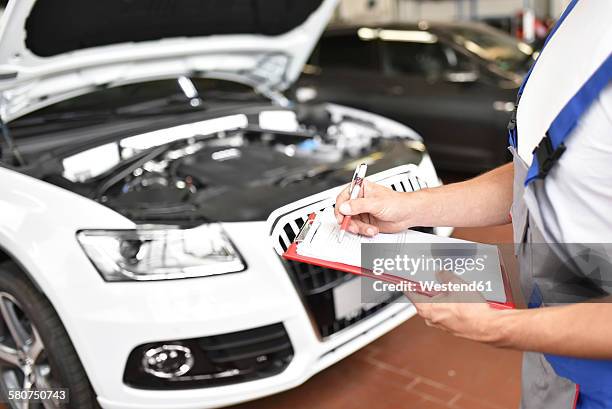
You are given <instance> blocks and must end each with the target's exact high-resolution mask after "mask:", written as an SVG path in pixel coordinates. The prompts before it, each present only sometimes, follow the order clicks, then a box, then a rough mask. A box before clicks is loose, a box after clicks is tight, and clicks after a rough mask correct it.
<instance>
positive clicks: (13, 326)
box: [0, 292, 63, 409]
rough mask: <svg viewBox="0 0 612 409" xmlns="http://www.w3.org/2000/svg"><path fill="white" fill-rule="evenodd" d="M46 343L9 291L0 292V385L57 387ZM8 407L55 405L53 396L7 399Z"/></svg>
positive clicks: (4, 387) (46, 407) (10, 387)
mask: <svg viewBox="0 0 612 409" xmlns="http://www.w3.org/2000/svg"><path fill="white" fill-rule="evenodd" d="M58 387H59V383H58V382H57V381H56V380H55V379H54V377H53V373H52V371H51V367H50V365H49V361H48V359H47V355H46V353H45V346H44V344H43V341H42V339H41V337H40V335H39V333H38V330H37V329H36V327H35V326H34V324H33V323H32V321H31V320H30V319H29V318H28V316H27V315H26V314H25V312H24V310H23V309H22V308H21V305H20V304H19V302H18V301H17V300H16V299H15V297H13V296H12V295H11V294H9V293H7V292H0V389H1V390H2V392H3V395H4V398H7V396H8V391H10V390H20V391H36V390H39V391H41V390H47V389H50V388H58ZM8 405H9V407H10V408H11V409H57V408H62V407H63V405H62V404H61V403H60V402H58V401H55V400H43V401H38V402H34V401H32V402H29V401H9V403H8Z"/></svg>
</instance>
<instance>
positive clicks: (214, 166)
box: [44, 105, 423, 226]
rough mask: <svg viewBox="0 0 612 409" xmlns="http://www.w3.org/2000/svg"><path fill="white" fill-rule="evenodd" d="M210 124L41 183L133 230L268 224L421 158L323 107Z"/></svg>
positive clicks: (142, 141)
mask: <svg viewBox="0 0 612 409" xmlns="http://www.w3.org/2000/svg"><path fill="white" fill-rule="evenodd" d="M210 121H216V122H215V124H216V128H217V129H215V130H214V131H213V132H206V131H205V130H206V129H208V128H207V127H206V126H204V125H206V124H205V123H204V122H206V121H204V122H198V123H192V124H185V125H181V126H178V127H172V128H167V129H162V130H158V131H155V132H149V133H145V134H140V135H130V136H127V137H124V138H121V139H119V140H116V141H113V142H111V143H106V144H104V145H100V146H96V147H94V148H90V149H87V150H84V151H81V152H78V153H76V154H72V155H70V156H67V157H64V158H61V164H62V166H61V169H62V171H61V174H59V172H55V173H53V174H49V175H46V176H45V177H44V180H47V181H48V182H51V183H54V184H56V185H59V186H61V187H64V188H67V189H69V190H72V191H74V192H77V193H79V194H82V195H84V196H87V197H89V198H91V199H93V200H95V201H98V202H99V203H101V204H104V205H106V206H108V207H110V208H112V209H114V210H116V211H117V212H119V213H121V214H123V215H125V216H126V217H128V218H130V219H131V220H133V221H135V222H137V223H148V224H172V225H181V226H190V225H197V224H200V223H202V222H205V221H225V222H237V221H255V220H265V219H266V217H267V216H268V214H269V213H270V212H271V211H272V210H274V209H276V208H278V207H280V206H282V205H284V204H286V203H289V202H291V201H294V200H297V199H300V198H302V197H305V196H308V195H311V194H314V193H317V192H320V191H322V190H326V189H329V188H331V187H335V186H338V185H341V184H344V183H346V182H347V180H349V179H350V177H351V176H352V173H353V170H354V168H355V164H356V162H359V161H365V162H368V163H369V165H370V169H371V172H372V173H376V172H378V171H382V170H385V169H388V168H390V167H393V166H399V165H403V164H407V163H417V164H418V163H419V162H420V160H421V157H422V152H423V148H422V146H423V145H422V143H421V142H420V141H416V140H414V139H411V138H407V137H406V135H393V134H390V133H389V132H388V130H387V131H385V130H383V129H381V128H380V126H379V125H378V124H376V123H374V122H372V121H371V120H368V119H363V118H359V117H358V116H356V115H354V112H348V113H347V112H338V110H337V109H336V110H335V111H334V110H330V108H329V107H328V106H326V105H316V106H297V107H296V108H294V109H291V110H288V109H280V108H275V109H270V107H268V108H265V109H264V108H262V109H261V110H259V111H258V112H256V113H255V115H253V114H249V115H248V116H247V115H244V114H234V115H230V116H227V117H224V118H216V119H212V120H210ZM210 121H209V122H210ZM219 121H222V122H223V123H222V124H219ZM208 125H210V123H209V124H208Z"/></svg>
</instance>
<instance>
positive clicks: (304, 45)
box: [0, 0, 338, 121]
mask: <svg viewBox="0 0 612 409" xmlns="http://www.w3.org/2000/svg"><path fill="white" fill-rule="evenodd" d="M337 1H338V0H325V1H324V2H323V3H322V4H321V6H320V7H319V9H318V10H316V11H315V12H314V13H313V14H311V15H310V16H309V17H308V18H307V19H306V21H305V22H304V23H303V24H302V25H300V26H297V27H295V28H294V29H292V30H291V31H289V32H287V33H285V34H282V35H278V36H263V35H255V34H234V35H212V36H207V37H193V38H166V39H161V40H155V41H144V42H139V43H123V44H116V45H109V46H103V47H93V48H88V49H83V50H78V51H73V52H69V53H64V54H59V55H56V56H53V57H39V56H36V55H34V54H33V53H32V52H31V51H30V50H28V49H27V47H26V45H25V37H26V31H25V28H24V27H25V21H26V19H27V18H28V15H29V13H30V10H31V9H32V7H33V6H34V4H35V3H36V0H17V1H10V2H9V4H8V7H7V9H6V11H5V13H4V14H3V15H2V18H1V20H0V92H1V93H2V96H1V99H0V114H1V115H2V117H3V119H4V120H5V121H10V120H12V119H14V118H17V117H19V116H21V115H24V114H25V113H27V112H30V111H32V110H34V109H39V108H41V107H43V106H46V105H49V104H50V103H53V102H57V101H60V100H63V99H66V98H69V97H72V96H74V95H75V94H79V93H83V92H87V91H90V90H92V89H94V88H95V87H97V86H100V85H106V84H110V85H116V84H121V83H129V82H135V81H141V80H144V79H154V78H164V77H169V76H177V75H187V74H189V73H191V72H205V73H208V75H210V76H214V77H230V78H234V79H237V80H239V79H240V78H241V77H244V76H243V75H242V73H243V72H249V73H250V74H252V75H249V77H253V76H255V77H256V78H258V80H257V81H256V83H255V84H253V85H255V86H256V87H260V88H262V89H269V90H283V89H285V88H287V87H288V86H289V85H291V83H293V82H294V81H295V80H296V79H297V78H298V76H299V75H300V73H301V71H302V67H303V65H304V63H305V62H306V60H307V59H308V56H309V55H310V53H311V51H312V49H313V47H314V46H315V44H316V42H317V41H318V39H319V37H320V35H321V33H322V32H323V29H324V28H325V26H326V25H327V22H328V21H329V19H330V17H331V15H332V13H333V11H334V9H335V7H336V4H337ZM270 56H272V58H271V57H270ZM245 81H246V80H245Z"/></svg>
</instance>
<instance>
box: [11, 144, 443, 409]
mask: <svg viewBox="0 0 612 409" xmlns="http://www.w3.org/2000/svg"><path fill="white" fill-rule="evenodd" d="M430 162H431V161H430V159H429V157H428V156H425V158H424V160H423V163H422V166H421V167H420V169H417V170H418V173H419V175H421V176H422V177H424V178H426V179H427V180H428V182H429V183H431V184H432V185H433V184H436V183H437V179H436V176H435V173H433V174H432V173H431V172H429V171H430V169H433V168H430ZM415 168H416V166H415ZM0 180H1V182H0V187H1V188H2V191H3V192H5V193H8V194H6V195H3V196H2V198H0V210H1V211H0V244H1V245H2V247H3V248H4V250H6V251H7V252H8V253H10V254H11V255H12V256H13V257H15V259H16V260H18V262H19V264H20V265H21V266H22V267H23V268H24V269H25V270H26V271H27V273H28V274H29V275H30V277H31V278H32V280H33V281H34V282H35V283H36V285H37V286H38V287H39V288H40V289H41V291H42V292H43V293H44V294H45V295H46V296H47V297H48V298H49V300H50V301H51V303H52V304H53V305H54V307H55V309H56V311H57V312H58V314H59V316H60V317H61V319H62V322H63V323H64V325H65V327H66V329H67V332H68V334H69V335H70V337H71V340H72V342H73V344H74V346H75V349H76V351H77V353H78V355H79V357H80V359H81V361H82V363H83V366H84V368H85V370H86V372H87V374H88V376H89V378H90V381H91V383H92V386H93V387H94V390H95V391H96V393H97V394H98V399H99V402H100V404H101V405H102V406H103V407H104V408H111V409H128V408H134V409H135V408H142V409H145V408H146V409H155V408H159V409H162V408H169V407H172V408H175V409H181V408H194V409H195V408H213V407H221V406H226V405H230V404H233V403H238V402H242V401H247V400H251V399H255V398H258V397H262V396H266V395H269V394H273V393H277V392H280V391H283V390H286V389H289V388H292V387H295V386H297V385H299V384H301V383H303V382H305V381H306V380H307V379H308V378H310V377H311V376H312V375H314V374H315V373H317V372H319V371H321V370H322V369H324V368H326V367H328V366H329V365H332V364H333V363H335V362H337V361H338V360H340V359H342V358H344V357H346V356H347V355H349V354H351V353H353V352H355V351H356V350H358V349H359V348H361V347H363V346H364V345H366V344H367V343H369V342H371V341H372V340H374V339H376V338H378V337H380V336H381V335H383V334H385V333H386V332H388V331H389V330H391V329H392V328H394V327H396V326H397V325H399V324H401V323H402V322H404V321H405V320H406V319H408V318H409V317H411V316H413V315H414V313H415V310H414V307H413V306H412V305H411V304H409V303H396V304H393V305H390V306H388V307H387V308H385V309H383V310H381V311H380V312H378V313H377V314H375V315H373V316H371V317H369V318H367V319H365V320H363V321H361V322H359V323H357V324H355V325H353V326H351V327H349V328H347V329H345V330H343V331H341V332H339V333H337V334H334V335H332V336H331V337H329V338H327V339H325V340H320V339H319V338H318V336H317V335H316V332H315V330H314V328H313V326H312V323H311V321H310V318H309V316H308V314H307V312H306V309H305V308H304V306H303V305H302V302H301V300H300V297H299V295H298V293H297V291H296V289H295V287H294V286H293V284H292V282H291V280H290V279H289V276H288V275H287V272H286V270H285V268H284V267H283V265H282V263H281V261H280V259H279V257H278V255H277V254H276V253H275V252H274V250H273V247H272V244H271V242H270V239H269V237H268V234H269V231H268V224H267V223H265V222H263V221H262V222H245V223H225V224H224V228H225V230H226V232H227V233H228V235H229V236H230V238H231V239H232V241H233V242H234V244H235V245H236V247H237V248H238V249H239V250H240V252H241V253H242V256H243V257H244V259H245V261H246V263H247V265H248V268H247V270H245V271H243V272H240V273H233V274H226V275H221V276H215V277H203V278H195V279H184V280H171V281H161V282H125V283H107V282H104V281H103V280H102V278H101V277H100V275H99V274H98V272H97V271H96V269H95V268H94V267H93V265H92V264H91V263H90V261H89V260H88V259H87V257H86V256H85V253H84V252H83V251H82V249H81V247H80V245H79V244H78V242H77V240H76V238H75V233H76V232H77V231H79V230H81V229H84V228H96V229H102V228H106V229H129V228H132V227H133V226H134V225H133V223H132V222H130V221H129V220H127V219H125V218H124V217H123V216H121V215H119V214H117V213H115V212H114V211H112V210H110V209H108V208H106V207H104V206H102V205H100V204H98V203H96V202H94V201H92V200H89V199H86V198H83V197H81V196H78V195H76V194H74V193H71V192H68V191H66V190H64V189H61V188H58V187H56V186H53V185H50V184H48V183H45V182H41V181H39V180H36V179H33V178H30V177H28V176H24V175H22V174H19V173H17V172H13V171H11V170H7V169H2V168H0ZM329 194H333V191H328V192H324V193H322V194H321V195H327V196H329ZM321 195H316V197H319V196H321ZM312 199H313V198H309V199H308V198H307V199H304V200H303V201H301V202H304V203H306V202H307V201H308V200H312ZM49 260H53V262H49ZM278 322H282V323H283V324H284V325H285V327H286V329H287V332H288V334H289V337H290V339H291V342H292V344H293V348H294V351H295V357H294V359H293V361H292V362H291V363H290V365H289V366H288V367H287V369H286V370H285V371H283V372H282V373H281V374H279V375H275V376H272V377H269V378H264V379H261V380H256V381H250V382H244V383H238V384H233V385H228V386H220V387H212V388H202V389H190V390H176V391H155V390H140V389H135V388H131V387H129V386H126V385H125V384H123V382H122V375H123V371H124V369H125V363H126V359H127V357H128V355H129V353H130V352H131V350H132V349H133V348H134V347H136V346H138V345H141V344H143V343H146V342H153V341H159V340H172V339H184V338H194V337H202V336H207V335H215V334H219V333H226V332H233V331H238V330H243V329H246V328H254V327H258V326H263V325H267V324H272V323H278ZM118 334H120V336H118Z"/></svg>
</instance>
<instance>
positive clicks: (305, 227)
mask: <svg viewBox="0 0 612 409" xmlns="http://www.w3.org/2000/svg"><path fill="white" fill-rule="evenodd" d="M313 223H314V219H312V218H309V219H308V220H306V222H305V223H304V225H303V226H302V228H301V229H300V231H299V233H298V235H297V236H295V240H294V241H295V242H296V243H301V242H303V241H304V239H305V238H306V236H307V235H308V232H309V231H310V228H311V227H312V225H313Z"/></svg>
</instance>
